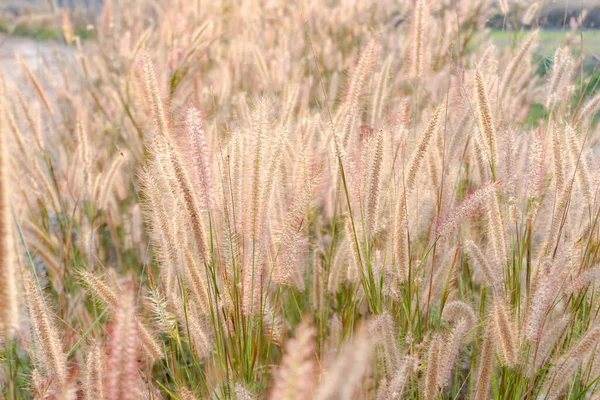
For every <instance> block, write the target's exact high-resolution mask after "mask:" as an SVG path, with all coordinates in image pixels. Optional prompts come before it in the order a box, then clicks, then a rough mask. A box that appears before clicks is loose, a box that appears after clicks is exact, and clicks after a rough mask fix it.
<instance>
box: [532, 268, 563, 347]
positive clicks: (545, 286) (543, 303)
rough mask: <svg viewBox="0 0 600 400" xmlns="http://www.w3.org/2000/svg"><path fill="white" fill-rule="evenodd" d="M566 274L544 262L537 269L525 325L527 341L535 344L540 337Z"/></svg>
mask: <svg viewBox="0 0 600 400" xmlns="http://www.w3.org/2000/svg"><path fill="white" fill-rule="evenodd" d="M566 272H567V271H566V270H565V269H564V268H563V269H561V267H560V266H558V265H555V263H553V262H545V263H543V264H542V265H541V266H540V267H539V268H538V272H537V274H536V280H535V287H533V289H534V291H533V294H532V296H531V300H530V302H529V309H528V312H527V321H526V324H525V337H526V338H527V340H529V341H531V342H534V343H536V342H537V341H538V340H539V338H540V336H541V335H542V333H543V332H542V328H543V327H544V323H545V321H546V320H547V318H548V313H549V311H550V309H551V307H552V304H553V302H554V300H555V299H556V296H557V294H558V293H560V291H561V287H562V286H563V280H564V278H565V277H566V276H565V275H566Z"/></svg>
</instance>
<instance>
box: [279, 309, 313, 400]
mask: <svg viewBox="0 0 600 400" xmlns="http://www.w3.org/2000/svg"><path fill="white" fill-rule="evenodd" d="M315 334H316V331H315V328H313V327H312V326H311V325H310V323H309V322H308V321H306V320H305V321H303V322H302V323H300V324H299V325H298V326H297V327H296V329H295V337H294V338H293V339H289V340H288V341H287V342H286V344H285V351H284V356H283V359H282V361H281V366H280V367H279V369H278V370H277V371H276V373H275V375H276V377H275V384H274V387H273V390H272V391H271V394H270V395H269V398H270V399H276V400H279V399H281V400H292V399H297V400H302V399H306V400H309V399H312V398H313V395H314V393H313V391H314V388H315V377H316V372H317V364H316V360H315V350H316V348H315Z"/></svg>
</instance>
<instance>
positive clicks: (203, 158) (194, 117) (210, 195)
mask: <svg viewBox="0 0 600 400" xmlns="http://www.w3.org/2000/svg"><path fill="white" fill-rule="evenodd" d="M185 126H186V129H185V134H186V143H189V144H190V147H191V154H190V157H191V163H192V169H193V171H194V175H195V178H194V179H195V182H196V183H197V185H198V189H199V192H200V196H201V198H202V200H203V203H204V207H205V208H206V209H209V210H210V209H212V207H213V203H214V197H215V195H214V189H213V184H212V177H211V172H210V156H209V153H208V148H207V145H206V135H205V132H204V126H203V121H202V117H201V116H200V112H199V111H198V110H196V109H195V108H193V107H190V109H189V110H188V112H187V116H186V120H185Z"/></svg>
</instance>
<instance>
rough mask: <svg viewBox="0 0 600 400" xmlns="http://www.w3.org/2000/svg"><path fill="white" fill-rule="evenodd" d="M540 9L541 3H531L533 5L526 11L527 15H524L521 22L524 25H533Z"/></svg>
mask: <svg viewBox="0 0 600 400" xmlns="http://www.w3.org/2000/svg"><path fill="white" fill-rule="evenodd" d="M539 9H540V2H539V1H535V2H533V3H531V5H530V6H529V7H527V10H525V14H523V18H521V22H522V23H523V25H531V23H532V22H533V20H534V18H536V17H537V13H538V11H539Z"/></svg>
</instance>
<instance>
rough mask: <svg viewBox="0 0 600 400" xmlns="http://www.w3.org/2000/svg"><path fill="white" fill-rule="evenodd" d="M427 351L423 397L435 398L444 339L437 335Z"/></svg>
mask: <svg viewBox="0 0 600 400" xmlns="http://www.w3.org/2000/svg"><path fill="white" fill-rule="evenodd" d="M428 347H429V349H428V351H427V370H426V371H425V385H424V387H423V390H424V393H423V398H424V399H425V400H435V399H436V397H437V394H438V382H439V372H440V368H441V363H442V360H441V353H442V349H443V343H442V339H441V338H440V337H439V336H438V335H435V336H434V337H433V339H432V340H431V342H430V343H429V346H428Z"/></svg>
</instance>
